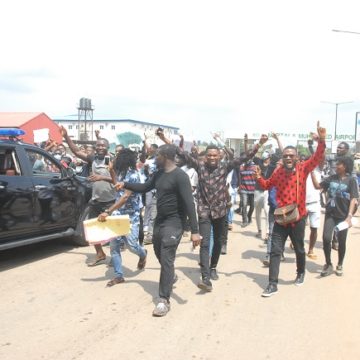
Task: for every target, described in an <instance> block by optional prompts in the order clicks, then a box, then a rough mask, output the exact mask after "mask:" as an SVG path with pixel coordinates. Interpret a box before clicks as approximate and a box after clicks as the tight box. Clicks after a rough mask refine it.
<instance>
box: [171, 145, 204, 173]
mask: <svg viewBox="0 0 360 360" xmlns="http://www.w3.org/2000/svg"><path fill="white" fill-rule="evenodd" d="M176 154H177V156H179V157H181V158H182V159H183V160H184V162H185V164H186V165H187V166H188V167H190V168H194V169H195V170H196V171H197V170H198V169H199V161H198V160H197V159H195V158H193V157H192V156H191V155H190V154H189V153H188V152H186V151H182V150H181V149H180V148H179V147H177V149H176Z"/></svg>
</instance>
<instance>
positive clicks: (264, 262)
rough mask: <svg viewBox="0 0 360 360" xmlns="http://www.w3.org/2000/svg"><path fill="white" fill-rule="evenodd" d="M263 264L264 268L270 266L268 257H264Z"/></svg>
mask: <svg viewBox="0 0 360 360" xmlns="http://www.w3.org/2000/svg"><path fill="white" fill-rule="evenodd" d="M262 263H263V264H264V266H266V267H268V266H270V258H269V255H266V257H265V259H264V260H263V262H262Z"/></svg>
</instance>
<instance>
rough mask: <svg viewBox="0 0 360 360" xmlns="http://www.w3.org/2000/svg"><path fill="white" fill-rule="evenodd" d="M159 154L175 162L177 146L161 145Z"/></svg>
mask: <svg viewBox="0 0 360 360" xmlns="http://www.w3.org/2000/svg"><path fill="white" fill-rule="evenodd" d="M158 154H159V155H161V156H164V157H165V158H166V159H169V160H173V161H174V160H175V156H176V146H175V145H172V144H165V145H161V146H160V147H159V149H158Z"/></svg>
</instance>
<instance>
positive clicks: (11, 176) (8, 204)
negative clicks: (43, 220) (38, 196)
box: [0, 144, 36, 245]
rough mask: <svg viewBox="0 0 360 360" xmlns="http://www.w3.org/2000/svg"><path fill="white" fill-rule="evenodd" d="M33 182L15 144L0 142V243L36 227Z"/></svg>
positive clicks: (21, 235) (14, 238) (29, 231)
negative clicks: (23, 166) (22, 163)
mask: <svg viewBox="0 0 360 360" xmlns="http://www.w3.org/2000/svg"><path fill="white" fill-rule="evenodd" d="M32 194H33V184H32V181H31V178H30V177H28V176H26V175H25V174H24V173H23V169H22V167H21V165H20V163H19V159H18V156H17V153H16V146H12V145H8V144H0V245H1V244H4V243H6V241H7V240H12V241H13V240H17V239H20V238H21V237H23V236H25V235H26V236H29V235H31V234H32V233H33V232H34V230H35V232H36V228H35V229H34V217H33V205H34V204H33V196H32Z"/></svg>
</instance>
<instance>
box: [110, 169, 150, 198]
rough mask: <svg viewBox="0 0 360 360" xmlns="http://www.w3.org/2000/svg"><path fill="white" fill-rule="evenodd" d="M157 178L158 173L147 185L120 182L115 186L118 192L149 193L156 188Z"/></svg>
mask: <svg viewBox="0 0 360 360" xmlns="http://www.w3.org/2000/svg"><path fill="white" fill-rule="evenodd" d="M156 177H157V173H154V175H153V176H151V178H150V179H149V180H148V181H146V182H145V183H129V182H120V183H117V184H116V185H115V189H116V190H120V189H127V190H131V191H133V192H138V193H147V192H148V191H150V190H152V189H154V188H155V179H156Z"/></svg>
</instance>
